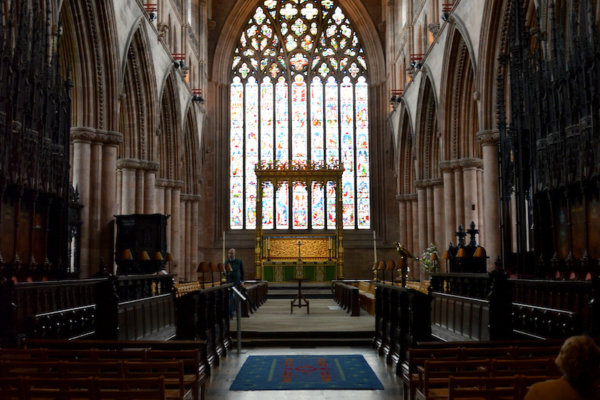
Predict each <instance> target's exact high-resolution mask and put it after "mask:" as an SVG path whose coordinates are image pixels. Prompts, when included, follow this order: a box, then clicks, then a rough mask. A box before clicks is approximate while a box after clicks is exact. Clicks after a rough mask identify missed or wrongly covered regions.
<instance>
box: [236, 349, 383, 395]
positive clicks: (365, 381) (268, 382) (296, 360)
mask: <svg viewBox="0 0 600 400" xmlns="http://www.w3.org/2000/svg"><path fill="white" fill-rule="evenodd" d="M328 389H332V390H340V389H341V390H357V389H362V390H383V385H382V384H381V382H380V381H379V379H378V378H377V376H376V375H375V373H374V372H373V370H372V369H371V367H369V364H367V361H366V360H365V359H364V357H363V356H361V355H358V354H352V355H322V356H304V355H303V356H249V357H248V359H247V360H246V362H245V363H244V365H243V366H242V368H241V369H240V372H239V373H238V374H237V376H236V378H235V380H234V381H233V383H232V384H231V387H230V388H229V390H328Z"/></svg>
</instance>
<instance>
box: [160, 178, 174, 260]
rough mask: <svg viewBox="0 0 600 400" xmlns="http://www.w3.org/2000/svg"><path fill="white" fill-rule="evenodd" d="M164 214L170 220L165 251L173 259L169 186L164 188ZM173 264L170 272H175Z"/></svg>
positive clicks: (170, 190) (171, 210)
mask: <svg viewBox="0 0 600 400" xmlns="http://www.w3.org/2000/svg"><path fill="white" fill-rule="evenodd" d="M162 180H163V181H167V180H166V179H162ZM164 192H165V214H167V215H169V216H170V218H169V219H168V220H167V249H168V250H167V251H168V252H169V253H171V256H172V257H173V258H175V255H174V254H173V236H172V233H173V232H172V230H171V226H172V225H173V209H172V207H171V200H172V198H173V196H172V193H171V192H172V188H171V187H169V186H165V190H164ZM173 266H174V263H173V262H171V271H173V272H175V270H174V269H173Z"/></svg>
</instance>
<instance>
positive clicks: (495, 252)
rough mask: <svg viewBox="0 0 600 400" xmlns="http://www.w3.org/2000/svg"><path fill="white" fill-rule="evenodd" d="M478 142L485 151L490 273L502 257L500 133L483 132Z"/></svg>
mask: <svg viewBox="0 0 600 400" xmlns="http://www.w3.org/2000/svg"><path fill="white" fill-rule="evenodd" d="M477 140H479V143H481V146H482V149H483V204H484V209H483V211H484V218H483V220H484V221H485V227H484V228H485V242H486V246H485V249H486V252H487V255H488V257H489V258H488V265H487V266H488V271H490V270H491V269H493V265H494V261H495V260H496V258H497V257H498V256H499V255H500V216H499V211H498V148H497V145H498V131H497V130H491V131H481V132H479V133H478V134H477Z"/></svg>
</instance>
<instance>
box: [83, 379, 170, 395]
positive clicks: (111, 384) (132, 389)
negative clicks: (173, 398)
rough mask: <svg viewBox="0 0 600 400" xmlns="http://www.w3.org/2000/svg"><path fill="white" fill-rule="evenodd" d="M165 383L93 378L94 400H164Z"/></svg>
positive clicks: (162, 381)
mask: <svg viewBox="0 0 600 400" xmlns="http://www.w3.org/2000/svg"><path fill="white" fill-rule="evenodd" d="M165 395H166V390H165V381H164V379H163V378H162V377H152V378H134V379H132V378H125V379H110V378H95V379H94V397H93V398H94V399H98V400H154V399H156V400H164V399H165Z"/></svg>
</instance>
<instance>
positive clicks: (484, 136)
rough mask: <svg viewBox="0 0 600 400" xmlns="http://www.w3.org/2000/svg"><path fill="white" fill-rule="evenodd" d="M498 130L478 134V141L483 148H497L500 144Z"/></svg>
mask: <svg viewBox="0 0 600 400" xmlns="http://www.w3.org/2000/svg"><path fill="white" fill-rule="evenodd" d="M498 137H499V131H498V129H488V130H484V131H479V132H477V141H478V142H479V143H480V144H481V145H482V146H495V145H496V144H497V143H498Z"/></svg>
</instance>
